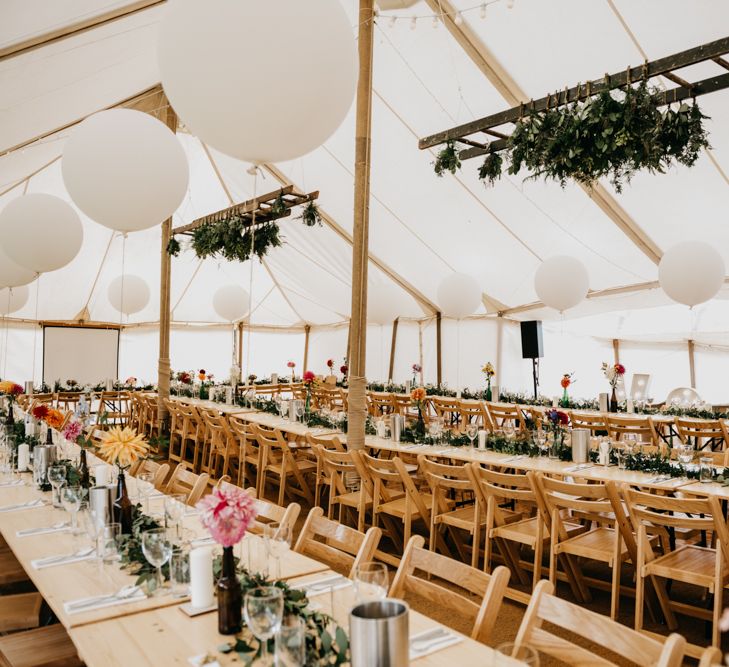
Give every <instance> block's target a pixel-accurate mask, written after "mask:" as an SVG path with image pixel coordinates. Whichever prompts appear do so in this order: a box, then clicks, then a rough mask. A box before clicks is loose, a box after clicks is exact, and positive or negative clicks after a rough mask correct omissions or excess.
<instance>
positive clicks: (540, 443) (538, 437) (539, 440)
mask: <svg viewBox="0 0 729 667" xmlns="http://www.w3.org/2000/svg"><path fill="white" fill-rule="evenodd" d="M534 442H535V443H536V444H537V447H538V448H539V455H540V456H546V455H547V453H548V452H549V445H548V444H547V434H546V433H545V432H544V431H543V430H541V429H540V430H538V431H535V433H534Z"/></svg>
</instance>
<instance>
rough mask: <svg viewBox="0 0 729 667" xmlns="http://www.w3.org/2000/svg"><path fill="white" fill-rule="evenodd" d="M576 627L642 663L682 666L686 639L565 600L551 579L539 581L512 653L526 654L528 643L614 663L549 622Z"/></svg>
mask: <svg viewBox="0 0 729 667" xmlns="http://www.w3.org/2000/svg"><path fill="white" fill-rule="evenodd" d="M545 622H546V623H549V624H550V625H555V626H557V627H559V628H562V629H564V630H567V631H568V632H570V633H574V634H576V635H578V636H579V637H582V638H583V639H585V640H587V641H588V642H590V643H591V644H592V645H593V646H595V647H601V648H602V649H607V650H608V651H610V652H612V653H615V654H617V655H618V656H620V657H622V658H624V659H626V660H629V661H630V663H631V664H633V665H637V666H638V667H680V666H681V665H682V663H683V654H684V648H685V645H686V640H685V639H684V638H683V637H682V636H681V635H679V634H672V635H670V636H669V637H667V638H665V639H663V638H661V639H662V641H658V640H656V639H653V638H650V637H646V636H645V635H643V634H641V633H639V632H636V631H635V630H631V629H630V628H627V627H625V626H624V625H622V624H620V623H618V622H617V621H613V620H611V619H609V618H606V617H605V616H603V615H602V614H597V613H595V612H594V611H590V610H589V609H585V608H584V607H581V606H579V605H576V604H573V603H572V602H568V601H567V600H562V599H561V598H558V597H557V596H556V595H554V586H553V584H552V583H551V582H549V581H545V580H542V581H540V582H539V583H538V584H537V586H536V588H535V589H534V592H533V593H532V598H531V601H530V602H529V606H528V607H527V610H526V613H525V614H524V617H523V619H522V621H521V625H520V626H519V631H518V632H517V634H516V639H515V640H514V651H513V653H512V655H511V657H512V658H515V659H517V660H518V659H520V658H521V657H523V650H524V647H525V646H529V647H531V648H532V649H534V650H537V651H540V652H542V653H546V654H547V655H550V656H552V657H554V658H556V659H557V660H558V661H560V662H561V663H564V664H567V665H576V666H578V667H582V665H603V666H604V667H610V665H617V664H624V663H623V662H621V663H615V662H612V661H611V660H609V659H608V658H606V657H605V653H604V651H603V650H601V651H599V652H597V651H595V650H590V648H587V647H585V646H583V645H581V644H580V645H578V644H575V643H574V642H572V641H570V640H569V639H567V638H565V637H563V636H560V635H558V634H555V633H554V632H552V631H550V630H549V629H547V628H545V627H544V623H545Z"/></svg>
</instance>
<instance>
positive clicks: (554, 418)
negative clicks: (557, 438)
mask: <svg viewBox="0 0 729 667" xmlns="http://www.w3.org/2000/svg"><path fill="white" fill-rule="evenodd" d="M547 419H549V421H551V422H552V423H553V424H560V425H561V426H567V423H568V422H569V417H568V416H567V414H566V413H564V412H562V411H561V410H555V409H554V408H552V409H551V410H548V411H547Z"/></svg>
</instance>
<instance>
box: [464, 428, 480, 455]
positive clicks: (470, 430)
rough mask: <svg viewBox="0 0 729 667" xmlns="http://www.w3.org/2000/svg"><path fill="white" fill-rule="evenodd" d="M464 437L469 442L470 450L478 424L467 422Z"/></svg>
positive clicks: (476, 434) (476, 433)
mask: <svg viewBox="0 0 729 667" xmlns="http://www.w3.org/2000/svg"><path fill="white" fill-rule="evenodd" d="M466 435H467V436H468V439H469V440H470V441H471V449H473V443H474V441H475V440H476V437H477V436H478V424H474V423H473V422H469V423H468V424H466Z"/></svg>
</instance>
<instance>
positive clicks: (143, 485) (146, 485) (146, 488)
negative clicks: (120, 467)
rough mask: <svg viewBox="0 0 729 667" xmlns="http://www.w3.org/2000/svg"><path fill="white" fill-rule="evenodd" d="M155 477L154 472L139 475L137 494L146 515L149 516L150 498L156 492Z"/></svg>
mask: <svg viewBox="0 0 729 667" xmlns="http://www.w3.org/2000/svg"><path fill="white" fill-rule="evenodd" d="M154 477H155V474H154V473H153V472H142V473H139V474H138V475H137V492H138V493H139V497H140V498H141V499H142V504H143V505H144V511H145V513H146V514H149V496H150V495H151V494H152V491H154Z"/></svg>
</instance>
